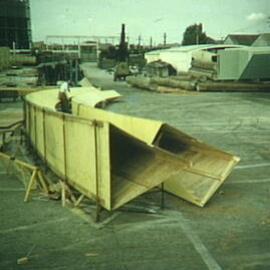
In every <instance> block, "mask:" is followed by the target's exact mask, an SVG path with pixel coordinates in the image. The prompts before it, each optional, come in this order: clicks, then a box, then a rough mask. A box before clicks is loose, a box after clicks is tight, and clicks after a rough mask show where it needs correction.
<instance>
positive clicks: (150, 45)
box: [149, 37, 153, 48]
mask: <svg viewBox="0 0 270 270" xmlns="http://www.w3.org/2000/svg"><path fill="white" fill-rule="evenodd" d="M149 47H150V48H152V47H153V38H152V37H150V44H149Z"/></svg>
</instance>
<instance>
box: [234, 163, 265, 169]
mask: <svg viewBox="0 0 270 270" xmlns="http://www.w3.org/2000/svg"><path fill="white" fill-rule="evenodd" d="M269 166H270V162H269V163H257V164H249V165H240V166H236V167H235V168H234V169H235V170H241V169H251V168H260V167H269Z"/></svg>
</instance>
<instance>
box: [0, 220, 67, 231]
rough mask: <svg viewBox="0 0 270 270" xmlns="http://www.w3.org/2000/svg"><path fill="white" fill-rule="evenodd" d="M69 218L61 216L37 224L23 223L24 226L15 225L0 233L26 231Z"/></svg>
mask: <svg viewBox="0 0 270 270" xmlns="http://www.w3.org/2000/svg"><path fill="white" fill-rule="evenodd" d="M68 219H69V218H60V219H56V220H49V221H47V222H40V223H36V224H30V225H23V226H19V227H15V228H10V229H5V230H0V235H1V234H5V233H12V232H17V231H25V230H29V229H33V228H35V227H39V226H42V225H48V224H53V223H58V222H63V221H66V220H68Z"/></svg>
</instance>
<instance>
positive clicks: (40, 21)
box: [30, 0, 270, 44]
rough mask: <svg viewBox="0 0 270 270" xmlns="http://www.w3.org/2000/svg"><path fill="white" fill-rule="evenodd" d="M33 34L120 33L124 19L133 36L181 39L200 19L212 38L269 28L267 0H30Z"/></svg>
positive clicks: (269, 1) (42, 36)
mask: <svg viewBox="0 0 270 270" xmlns="http://www.w3.org/2000/svg"><path fill="white" fill-rule="evenodd" d="M30 4H31V18H32V30H33V39H34V40H35V41H37V40H44V39H45V37H46V35H119V33H120V29H121V23H125V24H126V27H127V32H128V35H129V36H130V37H131V38H132V40H131V41H135V39H137V37H138V36H139V35H141V36H142V38H143V41H144V42H145V43H147V44H148V43H149V39H150V36H153V40H154V41H155V42H156V43H159V42H161V41H162V36H163V33H164V32H167V37H168V42H181V41H182V35H183V32H184V30H185V28H186V27H187V26H188V25H191V24H194V23H199V22H201V23H203V26H204V31H205V32H206V34H207V35H209V36H212V37H214V38H221V37H225V36H226V35H227V34H228V33H239V32H241V33H242V32H246V33H258V32H267V31H268V32H270V23H269V24H268V25H267V17H268V16H270V0H30Z"/></svg>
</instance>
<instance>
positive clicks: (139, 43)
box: [138, 35, 142, 47]
mask: <svg viewBox="0 0 270 270" xmlns="http://www.w3.org/2000/svg"><path fill="white" fill-rule="evenodd" d="M141 41H142V36H141V35H139V36H138V46H139V47H140V46H141Z"/></svg>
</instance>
